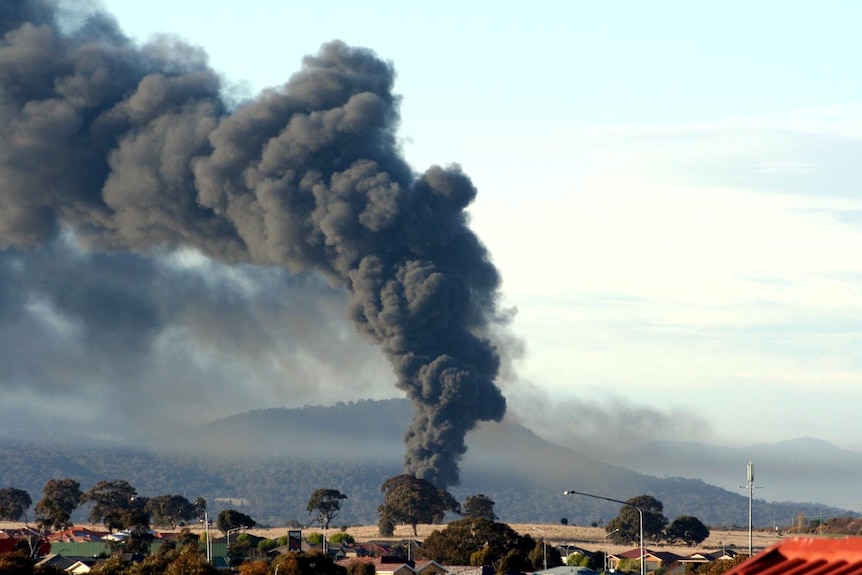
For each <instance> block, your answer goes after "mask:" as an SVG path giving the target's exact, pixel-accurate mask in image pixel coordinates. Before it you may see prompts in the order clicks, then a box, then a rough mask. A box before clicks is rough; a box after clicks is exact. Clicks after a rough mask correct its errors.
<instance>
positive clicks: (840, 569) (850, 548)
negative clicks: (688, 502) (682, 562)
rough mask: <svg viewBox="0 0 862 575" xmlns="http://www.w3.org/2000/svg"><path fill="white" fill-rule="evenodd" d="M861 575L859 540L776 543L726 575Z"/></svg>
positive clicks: (861, 547) (861, 557)
mask: <svg viewBox="0 0 862 575" xmlns="http://www.w3.org/2000/svg"><path fill="white" fill-rule="evenodd" d="M803 574H804V575H862V537H847V538H844V539H822V538H794V539H784V540H782V541H779V542H778V543H776V544H775V545H773V546H772V547H769V548H767V549H765V550H763V551H762V552H760V553H758V554H757V555H755V556H754V557H752V558H751V559H749V560H748V561H745V562H743V563H740V564H739V565H737V566H736V567H734V568H733V569H731V570H730V571H728V572H727V573H726V574H725V575H803Z"/></svg>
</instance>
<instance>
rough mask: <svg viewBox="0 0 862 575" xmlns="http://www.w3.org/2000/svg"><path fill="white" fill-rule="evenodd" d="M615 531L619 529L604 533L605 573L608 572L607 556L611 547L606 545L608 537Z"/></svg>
mask: <svg viewBox="0 0 862 575" xmlns="http://www.w3.org/2000/svg"><path fill="white" fill-rule="evenodd" d="M617 531H619V529H614V530H613V531H611V532H610V533H605V573H607V572H608V555H610V553H611V546H610V545H609V544H608V537H610V536H611V535H613V534H614V533H616V532H617Z"/></svg>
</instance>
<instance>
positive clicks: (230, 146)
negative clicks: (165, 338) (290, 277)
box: [0, 0, 506, 486]
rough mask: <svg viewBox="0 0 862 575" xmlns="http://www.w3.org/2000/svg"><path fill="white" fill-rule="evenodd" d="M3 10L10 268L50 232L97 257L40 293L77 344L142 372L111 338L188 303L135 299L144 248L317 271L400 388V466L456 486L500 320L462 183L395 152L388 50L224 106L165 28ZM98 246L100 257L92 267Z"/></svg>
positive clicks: (316, 68)
mask: <svg viewBox="0 0 862 575" xmlns="http://www.w3.org/2000/svg"><path fill="white" fill-rule="evenodd" d="M0 25H2V29H0V34H2V35H3V40H2V42H0V246H2V248H3V249H5V250H6V253H5V254H4V258H3V261H4V263H6V264H7V265H8V266H10V267H9V268H8V269H7V272H8V273H10V274H11V273H13V271H12V270H14V262H13V259H14V257H13V256H18V255H20V254H25V253H34V252H35V253H37V254H39V253H42V254H46V253H49V251H50V249H52V248H51V246H59V245H63V242H62V241H61V238H63V236H64V234H69V235H71V237H73V238H74V242H73V243H79V244H80V245H81V246H83V247H84V248H85V251H86V252H87V253H89V254H90V255H88V256H86V258H85V260H86V261H87V262H93V261H98V260H94V259H92V258H93V256H92V254H103V255H100V256H97V258H104V261H102V262H101V263H102V264H103V265H94V266H92V267H91V268H89V269H88V268H87V267H86V266H85V267H83V269H82V270H81V272H82V276H83V277H84V278H86V279H85V280H84V281H81V282H80V283H78V284H77V285H70V286H68V291H67V292H64V293H54V292H52V291H51V290H49V289H43V290H42V292H41V293H43V294H47V295H45V297H46V298H48V299H47V304H46V308H47V309H53V308H59V309H62V310H64V311H65V313H66V314H71V316H72V317H75V316H76V315H82V316H83V315H85V316H86V317H87V318H88V322H89V323H88V326H89V327H88V331H87V333H85V334H82V335H81V337H82V338H83V339H84V340H85V341H88V342H90V343H91V344H92V345H94V346H98V347H101V346H107V347H112V348H116V349H117V354H118V357H125V359H126V360H127V361H125V362H122V365H123V366H124V368H123V372H121V374H120V377H118V379H122V376H125V375H128V376H129V377H131V374H132V373H133V372H135V371H136V370H146V369H148V366H147V365H142V364H140V363H139V362H136V361H135V359H136V356H135V354H131V356H129V354H130V352H128V350H131V349H141V348H143V349H147V348H149V347H152V346H153V345H155V342H156V341H158V340H159V337H157V334H161V333H163V332H162V331H161V330H159V329H157V326H160V325H162V323H163V322H164V318H165V317H166V315H169V314H171V313H180V314H184V313H190V311H189V310H190V308H186V307H180V308H178V309H175V310H171V309H169V308H159V307H154V306H153V305H151V303H150V301H149V300H148V299H147V298H143V297H136V295H135V294H136V293H138V290H141V289H143V290H146V289H147V288H148V287H155V286H156V285H163V284H161V283H160V282H157V281H155V279H154V278H155V277H156V274H155V272H154V271H153V270H152V269H150V268H148V266H150V265H151V264H150V263H149V260H148V257H151V256H152V254H154V253H161V254H163V255H164V254H169V253H170V252H171V250H176V249H180V248H191V249H194V250H197V251H199V252H200V253H202V254H205V255H206V256H207V257H208V258H211V259H213V260H217V261H220V262H225V263H229V264H232V265H253V266H257V267H260V268H261V269H266V268H267V267H270V266H275V267H278V268H286V269H287V270H289V271H290V272H291V273H293V274H302V273H304V272H312V271H313V272H316V273H320V274H322V275H323V277H325V278H326V279H327V281H328V282H329V284H330V285H331V286H333V287H338V288H340V289H342V290H344V289H345V288H346V293H347V310H348V312H347V313H348V316H349V317H350V318H351V319H352V320H353V321H354V323H355V325H356V327H357V328H358V330H359V332H361V333H362V334H365V335H367V336H370V337H371V338H373V340H374V341H376V342H377V343H379V345H380V347H381V348H382V349H383V352H384V354H385V356H386V357H387V358H388V360H389V362H390V363H391V365H392V367H393V369H394V371H395V375H396V378H397V385H398V387H399V388H401V389H402V390H404V392H406V394H407V396H408V397H409V398H410V399H411V400H412V402H413V405H414V408H415V416H414V419H413V422H412V424H411V426H410V428H409V430H408V431H407V432H406V434H405V443H406V455H405V468H406V471H408V472H411V473H415V474H416V475H417V476H420V477H423V478H425V479H428V480H430V481H432V482H434V483H435V484H437V485H439V486H448V485H453V484H456V483H457V482H458V479H459V477H458V465H457V464H458V460H459V458H460V456H461V455H462V454H463V453H464V452H465V451H466V447H465V443H464V437H465V434H466V433H467V432H468V431H469V430H470V429H472V428H473V427H475V425H476V424H477V423H478V422H480V421H487V420H500V419H501V418H502V416H503V414H504V412H505V408H506V403H505V400H504V398H503V396H502V393H501V392H500V390H499V389H498V387H497V386H496V384H495V379H496V378H497V376H498V373H499V370H500V364H501V362H500V358H499V355H498V353H497V351H496V349H495V347H494V345H493V344H492V343H491V339H490V335H489V334H490V333H491V330H492V329H493V328H494V327H495V325H496V324H498V323H500V322H502V321H504V318H503V316H502V314H500V312H499V309H498V289H499V285H500V278H499V276H498V273H497V270H496V269H495V268H494V266H493V265H492V263H491V262H490V259H489V256H488V253H487V251H486V249H485V248H484V246H483V245H482V244H481V242H480V241H479V240H478V238H477V237H476V236H475V234H474V233H473V232H472V231H471V230H470V229H469V227H468V217H467V215H466V213H465V208H466V207H467V206H468V205H469V204H470V203H471V202H472V201H473V199H474V198H475V196H476V190H475V188H474V186H473V185H472V183H471V181H470V179H469V178H468V177H467V176H466V175H464V174H463V173H462V172H461V170H460V168H458V167H457V166H455V167H449V168H441V167H436V166H435V167H432V168H430V169H429V170H428V171H426V172H425V173H424V174H420V175H417V174H415V173H414V172H413V171H412V170H411V168H410V167H409V166H408V165H407V163H406V162H405V161H404V160H403V159H402V157H401V155H400V153H399V149H398V145H397V140H396V136H395V131H396V129H397V127H398V119H399V116H398V103H399V102H398V97H397V96H395V95H394V94H393V92H392V88H393V83H394V79H395V74H394V70H393V68H392V65H391V64H390V63H388V62H385V61H383V60H381V59H379V58H378V57H376V56H375V54H374V53H372V52H371V51H369V50H365V49H359V48H353V47H349V46H347V45H345V44H343V43H341V42H331V43H329V44H326V45H324V46H323V47H322V48H321V50H320V52H319V53H318V54H317V55H315V56H309V57H306V58H305V60H304V62H303V66H302V69H301V70H300V71H299V72H297V73H296V74H294V75H293V76H292V77H291V78H290V80H289V81H288V82H287V83H286V84H285V85H284V86H283V87H281V88H280V89H277V90H269V91H267V92H264V93H262V94H261V95H260V96H259V97H257V98H256V99H254V100H253V101H248V102H244V103H242V104H241V105H240V106H238V107H236V109H229V106H228V105H227V104H226V103H225V101H224V100H223V98H222V96H221V90H222V84H221V82H220V80H219V77H218V75H217V74H215V73H214V72H213V70H211V69H210V68H209V67H208V65H207V63H206V57H205V55H204V54H203V53H202V52H201V51H200V50H197V49H194V48H192V47H189V46H187V45H184V44H182V43H180V42H178V41H176V40H171V39H167V38H164V39H161V40H159V41H157V42H154V43H151V44H148V45H146V46H143V47H141V48H138V47H136V46H134V45H133V44H132V43H131V42H130V41H129V40H128V39H127V38H126V37H125V36H124V35H123V34H122V33H121V32H120V31H119V29H118V27H117V26H116V24H115V22H114V21H113V20H112V19H111V18H110V17H109V16H107V15H105V14H101V13H91V14H87V15H84V16H81V17H80V18H79V20H78V21H77V23H76V26H75V27H74V28H73V29H69V27H68V26H67V27H66V28H65V29H62V31H61V28H60V26H59V25H58V19H57V13H56V11H55V10H54V9H53V8H52V6H51V5H50V4H48V3H46V2H41V1H35V0H34V1H24V0H16V1H12V2H6V3H4V4H2V7H0ZM28 250H29V251H28ZM46 250H47V251H46ZM112 254H114V255H112ZM112 258H118V259H117V260H113V259H112ZM55 261H56V258H55ZM110 261H114V262H121V263H117V264H116V266H115V267H116V268H117V269H116V272H117V273H115V274H109V275H103V272H104V269H105V268H106V267H108V268H109V267H111V266H110V265H107V263H108V262H110ZM28 269H29V271H30V272H33V270H34V269H38V266H36V268H28ZM120 269H122V271H120ZM44 271H45V273H50V270H49V269H47V268H46V269H45V270H44ZM97 272H98V275H96V273H97ZM130 278H133V279H134V281H136V282H137V283H136V284H135V285H131V284H128V285H121V284H123V283H124V282H125V281H130ZM141 278H150V283H149V286H148V284H147V283H143V284H141V283H140V280H141ZM32 281H35V280H32ZM103 281H105V282H108V285H104V284H103V283H102V282H103ZM112 281H113V282H116V283H115V284H114V285H110V282H112ZM48 283H50V282H46V284H45V285H47V284H48ZM30 285H33V284H30ZM52 285H55V284H52ZM43 287H44V286H43ZM76 290H85V292H86V293H76ZM17 293H18V296H17V297H21V293H22V290H18V291H17ZM0 297H4V294H0ZM10 297H11V296H10ZM82 302H84V303H82ZM30 305H31V306H32V305H36V304H33V303H32V301H31V303H30ZM78 305H83V306H84V307H86V310H84V309H76V306H78ZM178 305H179V303H178ZM4 307H6V306H4ZM8 307H9V309H11V310H14V309H16V307H15V306H8ZM37 307H38V306H37ZM17 309H20V307H19V308H17ZM54 315H55V316H56V314H54ZM48 316H51V314H48ZM118 323H119V324H122V325H123V326H124V328H123V329H122V330H120V333H119V337H118V332H117V329H116V328H115V327H114V326H116V325H117V324H118ZM238 325H241V322H239V323H238ZM100 327H103V328H105V329H100ZM69 329H74V326H73V327H70V328H69ZM106 334H110V335H106ZM100 338H101V339H100ZM47 347H50V346H47ZM81 357H85V356H78V358H79V359H80V358H81ZM119 364H120V362H118V365H119ZM79 368H80V369H81V371H82V372H84V371H86V368H85V366H79ZM93 369H95V367H93Z"/></svg>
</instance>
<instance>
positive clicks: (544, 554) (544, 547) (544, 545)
mask: <svg viewBox="0 0 862 575" xmlns="http://www.w3.org/2000/svg"><path fill="white" fill-rule="evenodd" d="M533 531H538V532H539V533H541V534H542V569H544V570H545V571H547V570H548V541H547V540H546V539H545V532H544V531H542V530H541V529H539V528H538V527H533Z"/></svg>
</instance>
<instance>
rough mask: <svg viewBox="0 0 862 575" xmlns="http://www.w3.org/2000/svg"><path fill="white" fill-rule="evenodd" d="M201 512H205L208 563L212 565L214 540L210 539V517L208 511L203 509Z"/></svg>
mask: <svg viewBox="0 0 862 575" xmlns="http://www.w3.org/2000/svg"><path fill="white" fill-rule="evenodd" d="M201 511H203V512H204V532H205V533H206V538H207V542H206V546H207V563H210V564H212V562H213V548H212V540H211V539H210V516H209V514H208V513H207V510H206V509H203V508H201Z"/></svg>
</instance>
